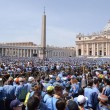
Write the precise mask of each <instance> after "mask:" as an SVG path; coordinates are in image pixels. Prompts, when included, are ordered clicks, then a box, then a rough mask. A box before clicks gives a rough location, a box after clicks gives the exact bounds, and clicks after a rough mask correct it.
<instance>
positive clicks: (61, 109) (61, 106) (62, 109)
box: [56, 99, 66, 110]
mask: <svg viewBox="0 0 110 110" xmlns="http://www.w3.org/2000/svg"><path fill="white" fill-rule="evenodd" d="M56 108H57V110H66V101H65V100H63V99H59V100H57V102H56Z"/></svg>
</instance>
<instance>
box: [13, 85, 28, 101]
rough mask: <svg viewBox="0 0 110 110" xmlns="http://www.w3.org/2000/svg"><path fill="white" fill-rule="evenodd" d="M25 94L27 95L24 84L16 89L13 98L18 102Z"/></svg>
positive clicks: (26, 88)
mask: <svg viewBox="0 0 110 110" xmlns="http://www.w3.org/2000/svg"><path fill="white" fill-rule="evenodd" d="M27 93H28V86H27V85H26V84H23V85H19V86H17V87H16V91H15V96H16V97H17V98H18V99H19V100H21V99H25V97H26V94H27Z"/></svg>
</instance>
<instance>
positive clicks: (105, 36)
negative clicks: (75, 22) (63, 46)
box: [76, 21, 110, 57]
mask: <svg viewBox="0 0 110 110" xmlns="http://www.w3.org/2000/svg"><path fill="white" fill-rule="evenodd" d="M76 56H87V57H96V56H97V57H100V56H110V21H109V22H108V23H107V25H106V26H105V28H104V29H103V31H101V32H99V33H92V34H91V35H83V34H81V33H79V34H78V35H77V36H76Z"/></svg>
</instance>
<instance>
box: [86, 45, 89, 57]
mask: <svg viewBox="0 0 110 110" xmlns="http://www.w3.org/2000/svg"><path fill="white" fill-rule="evenodd" d="M86 47H87V52H86V55H87V56H88V53H89V52H88V50H89V48H88V44H86Z"/></svg>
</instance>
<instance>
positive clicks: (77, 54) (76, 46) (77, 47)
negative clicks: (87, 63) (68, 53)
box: [76, 45, 78, 56]
mask: <svg viewBox="0 0 110 110" xmlns="http://www.w3.org/2000/svg"><path fill="white" fill-rule="evenodd" d="M76 56H78V45H76Z"/></svg>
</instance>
